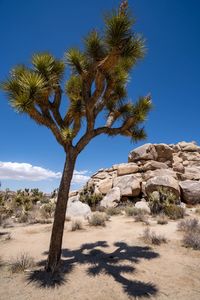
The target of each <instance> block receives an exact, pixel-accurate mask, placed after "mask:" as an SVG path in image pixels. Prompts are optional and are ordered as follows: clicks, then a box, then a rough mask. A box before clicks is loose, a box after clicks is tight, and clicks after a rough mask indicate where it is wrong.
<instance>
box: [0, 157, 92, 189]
mask: <svg viewBox="0 0 200 300" xmlns="http://www.w3.org/2000/svg"><path fill="white" fill-rule="evenodd" d="M87 173H88V171H86V170H83V171H76V170H75V171H74V175H73V178H72V184H79V185H82V184H84V183H86V181H87V180H88V179H89V178H90V177H89V176H87V175H86V174H87ZM61 175H62V174H61V172H54V171H51V170H48V169H45V168H42V167H38V166H33V165H31V164H28V163H17V162H0V179H12V180H28V181H40V180H47V179H60V178H61Z"/></svg>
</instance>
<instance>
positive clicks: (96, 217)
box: [88, 212, 109, 226]
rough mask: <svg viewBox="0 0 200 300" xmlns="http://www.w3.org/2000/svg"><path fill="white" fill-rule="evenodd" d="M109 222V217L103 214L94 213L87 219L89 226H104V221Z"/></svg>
mask: <svg viewBox="0 0 200 300" xmlns="http://www.w3.org/2000/svg"><path fill="white" fill-rule="evenodd" d="M108 220H109V216H108V215H106V214H105V213H101V212H96V213H93V214H92V216H91V217H90V218H89V220H88V222H89V225H90V226H106V221H108Z"/></svg>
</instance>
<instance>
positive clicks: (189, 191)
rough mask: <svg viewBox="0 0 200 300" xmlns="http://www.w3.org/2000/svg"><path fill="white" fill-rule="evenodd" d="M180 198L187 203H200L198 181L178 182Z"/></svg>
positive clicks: (199, 183) (199, 182) (199, 185)
mask: <svg viewBox="0 0 200 300" xmlns="http://www.w3.org/2000/svg"><path fill="white" fill-rule="evenodd" d="M179 185H180V187H181V195H182V200H183V201H184V202H186V203H188V204H197V203H200V181H193V180H185V181H181V182H179Z"/></svg>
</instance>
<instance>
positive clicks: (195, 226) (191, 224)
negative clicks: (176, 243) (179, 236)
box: [177, 218, 200, 232]
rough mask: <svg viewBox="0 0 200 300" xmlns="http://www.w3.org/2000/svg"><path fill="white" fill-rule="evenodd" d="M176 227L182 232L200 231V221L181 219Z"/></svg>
mask: <svg viewBox="0 0 200 300" xmlns="http://www.w3.org/2000/svg"><path fill="white" fill-rule="evenodd" d="M177 228H178V230H179V231H183V232H193V231H200V223H199V220H198V219H195V218H194V219H188V220H182V221H180V222H179V223H178V225H177Z"/></svg>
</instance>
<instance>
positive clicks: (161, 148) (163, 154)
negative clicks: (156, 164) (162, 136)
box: [154, 144, 173, 162]
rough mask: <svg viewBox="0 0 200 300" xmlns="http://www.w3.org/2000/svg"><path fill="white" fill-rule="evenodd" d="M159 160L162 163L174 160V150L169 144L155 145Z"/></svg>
mask: <svg viewBox="0 0 200 300" xmlns="http://www.w3.org/2000/svg"><path fill="white" fill-rule="evenodd" d="M154 147H155V149H156V152H157V160H158V161H160V162H166V161H171V160H172V159H173V150H172V148H171V147H169V146H168V145H167V144H155V145H154Z"/></svg>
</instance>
